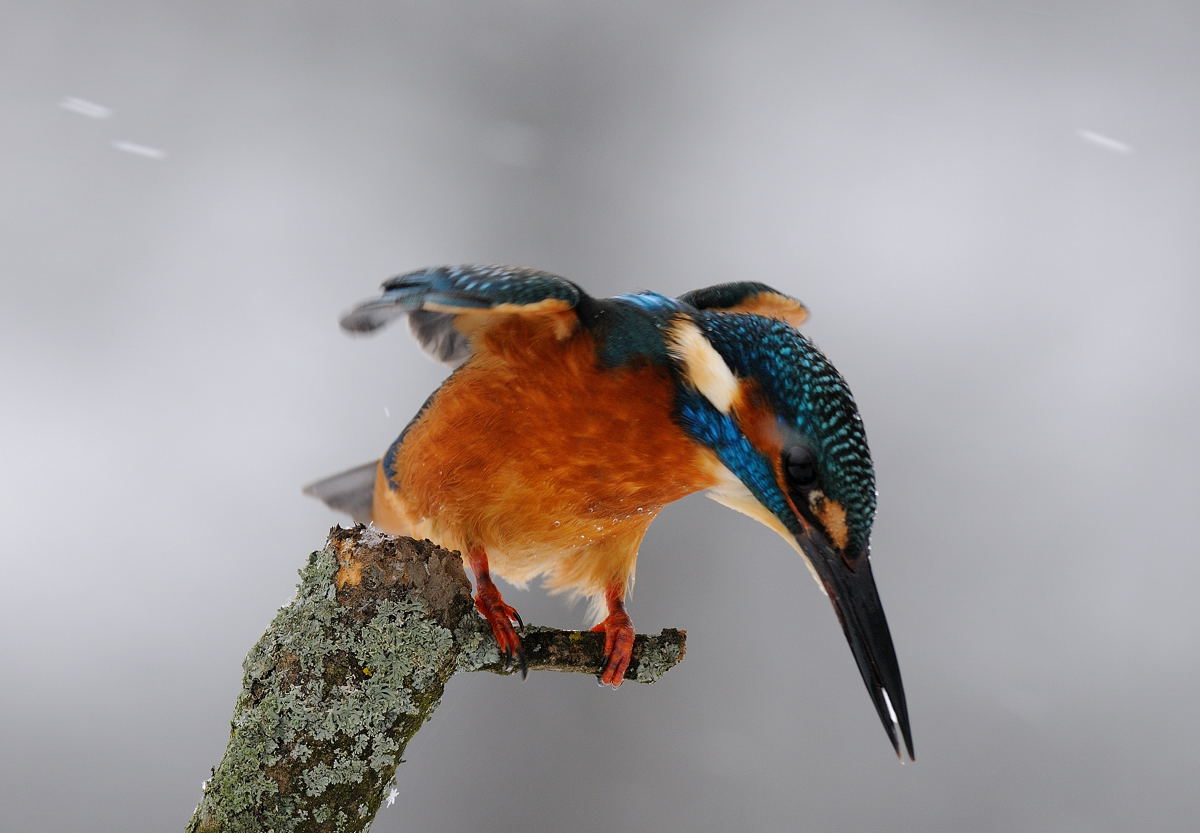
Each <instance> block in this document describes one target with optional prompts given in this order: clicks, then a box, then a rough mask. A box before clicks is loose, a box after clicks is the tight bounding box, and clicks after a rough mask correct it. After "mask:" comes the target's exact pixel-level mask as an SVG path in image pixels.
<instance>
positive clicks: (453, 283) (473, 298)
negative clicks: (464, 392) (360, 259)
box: [341, 266, 585, 364]
mask: <svg viewBox="0 0 1200 833" xmlns="http://www.w3.org/2000/svg"><path fill="white" fill-rule="evenodd" d="M584 297H585V295H584V292H583V290H581V289H580V288H579V287H578V286H576V285H575V284H573V283H571V282H570V281H568V280H566V279H565V278H560V277H559V276H557V275H551V274H550V273H549V272H540V271H538V270H536V269H523V268H519V267H513V266H438V267H434V268H430V269H422V270H420V271H417V272H409V273H408V274H405V275H399V276H397V277H394V278H392V279H390V280H388V281H386V282H385V283H384V284H383V294H382V295H381V296H380V297H379V298H375V299H373V300H370V301H365V302H363V303H361V304H359V305H358V306H357V307H355V308H354V309H352V310H351V311H350V312H348V313H346V315H344V316H343V317H342V321H341V324H342V329H344V330H347V331H349V332H352V333H369V332H372V331H374V330H377V329H379V328H380V327H382V326H384V325H385V324H388V323H390V322H391V321H393V320H394V319H396V318H400V317H401V316H405V315H407V316H408V321H409V326H410V328H411V329H412V331H413V334H414V335H415V336H416V337H417V340H418V341H419V342H420V343H421V346H422V347H423V348H424V349H425V350H426V352H428V353H430V354H431V355H432V356H433V357H434V358H436V359H438V360H440V361H443V362H447V363H449V364H459V363H461V362H463V361H465V360H466V359H467V358H468V357H469V356H470V355H471V350H472V347H471V340H470V338H469V337H468V335H467V334H466V333H465V332H464V327H463V324H464V319H471V320H473V321H474V324H475V327H472V328H471V329H477V328H478V326H479V322H480V317H481V316H483V317H488V316H499V315H513V314H516V315H560V316H561V315H562V314H564V313H571V312H572V311H573V310H574V309H575V307H576V305H577V304H578V303H579V302H580V300H581V299H582V298H584Z"/></svg>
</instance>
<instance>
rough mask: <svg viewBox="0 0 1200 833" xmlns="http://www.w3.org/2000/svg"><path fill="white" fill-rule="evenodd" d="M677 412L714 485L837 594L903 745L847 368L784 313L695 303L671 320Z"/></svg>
mask: <svg viewBox="0 0 1200 833" xmlns="http://www.w3.org/2000/svg"><path fill="white" fill-rule="evenodd" d="M666 334H667V338H668V348H669V352H670V355H671V357H672V359H673V361H674V363H675V365H676V367H677V368H678V378H679V380H680V387H679V393H678V399H677V419H678V420H679V422H680V424H681V425H682V427H683V428H684V430H685V431H686V432H687V433H688V434H689V435H690V436H691V437H692V438H693V439H694V440H696V441H697V442H699V443H701V444H702V445H704V446H706V447H707V448H708V449H710V450H711V451H712V453H713V454H714V455H715V457H716V460H717V461H719V464H720V465H719V467H718V468H719V473H718V477H719V478H720V480H721V482H720V483H719V485H718V486H717V487H716V488H714V489H713V490H712V491H711V492H710V495H711V496H712V497H713V498H715V499H716V500H718V501H719V502H721V503H724V504H725V505H727V506H729V507H731V508H733V509H737V510H738V511H740V512H744V513H745V514H747V515H750V516H751V517H753V518H755V519H756V520H758V521H760V522H762V523H764V524H766V525H767V526H769V527H771V528H772V529H774V530H775V531H776V532H777V533H779V534H780V535H781V536H783V538H784V539H786V540H787V541H788V543H790V544H791V545H792V546H793V547H795V548H796V549H797V550H798V551H799V552H800V554H801V555H802V556H803V557H804V559H805V561H806V562H807V564H808V567H809V569H810V571H811V572H812V574H813V577H814V578H816V580H817V582H818V584H820V586H821V587H822V589H823V590H824V591H825V594H826V595H827V596H828V597H829V599H830V601H831V602H832V603H833V607H834V610H835V611H836V612H837V615H838V619H839V620H840V621H841V624H842V628H843V630H844V631H845V634H846V639H847V640H848V641H849V643H850V649H851V651H852V652H853V653H854V659H855V661H856V662H857V664H858V669H859V671H860V672H861V674H862V678H863V681H864V682H865V683H866V685H867V689H868V691H869V693H870V695H871V699H872V701H873V702H874V704H875V708H876V711H877V712H878V714H879V718H880V720H881V721H882V722H883V726H884V729H885V730H886V731H887V733H888V737H889V738H890V739H891V742H892V745H893V747H895V749H896V752H897V754H898V755H901V756H902V757H903V753H902V752H901V741H903V744H904V750H905V751H906V752H907V754H908V757H909V758H911V757H912V736H911V730H910V728H909V721H908V709H907V705H906V703H905V698H904V689H903V686H902V684H901V680H900V669H899V665H898V663H897V661H896V654H895V650H894V648H893V647H892V638H891V634H890V633H889V631H888V625H887V619H886V618H885V616H884V612H883V607H882V606H881V604H880V600H879V593H878V591H877V590H876V588H875V580H874V578H873V576H872V575H871V564H870V560H869V557H868V556H869V552H870V537H871V524H872V521H873V519H874V516H875V472H874V467H873V466H872V464H871V455H870V451H869V450H868V447H867V439H866V434H865V433H864V431H863V426H862V421H861V419H860V418H859V415H858V408H857V406H856V405H855V403H854V398H853V397H852V396H851V394H850V389H849V388H848V387H847V385H846V383H845V381H844V380H843V379H842V377H841V375H840V374H838V372H837V371H836V370H835V369H834V367H833V365H831V364H830V363H829V361H828V360H827V359H826V358H825V356H824V355H822V354H821V352H820V351H819V350H817V349H816V348H815V347H814V346H813V345H812V343H811V342H809V341H808V339H806V338H805V337H804V336H803V335H801V334H800V333H799V332H798V331H797V330H796V329H795V328H793V327H792V326H790V325H789V324H788V323H786V322H785V321H782V320H776V319H775V318H768V317H764V316H761V315H753V314H729V313H721V312H709V311H698V312H692V313H680V314H678V315H676V316H675V317H674V318H673V319H672V320H671V322H670V323H669V324H668V325H667V327H666Z"/></svg>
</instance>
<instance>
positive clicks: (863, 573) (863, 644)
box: [797, 527, 916, 761]
mask: <svg viewBox="0 0 1200 833" xmlns="http://www.w3.org/2000/svg"><path fill="white" fill-rule="evenodd" d="M797 541H798V543H799V544H800V547H801V548H802V549H803V550H804V552H805V554H806V555H807V556H808V558H809V560H810V561H811V562H812V565H813V567H814V568H815V569H816V572H817V575H818V576H820V578H821V582H822V583H823V584H824V586H825V592H826V593H827V594H828V596H829V601H831V602H833V609H834V610H835V611H836V612H837V616H838V621H840V622H841V623H842V630H843V631H844V632H845V634H846V641H847V642H849V643H850V650H851V651H852V652H853V653H854V661H855V662H857V663H858V670H859V673H861V674H862V678H863V682H864V683H866V684H867V692H868V693H869V694H870V695H871V702H873V703H874V704H875V711H876V712H878V714H879V720H880V721H881V722H882V723H883V728H884V731H886V732H887V734H888V738H889V739H891V741H892V747H893V748H894V749H895V750H896V756H897V757H898V758H900V760H901V761H903V760H904V753H903V752H901V750H900V740H901V738H903V740H904V750H905V751H906V752H907V753H908V759H909V760H916V758H915V757H913V742H912V728H911V727H910V726H909V722H908V704H907V703H906V702H905V699H904V684H903V683H902V682H901V681H900V664H899V663H898V662H897V661H896V649H895V648H894V647H893V646H892V634H891V632H890V631H889V630H888V624H887V617H886V616H885V615H884V612H883V604H882V603H881V602H880V601H879V591H878V590H877V589H876V588H875V577H874V576H873V575H872V574H871V562H870V561H869V560H868V559H867V558H860V559H857V561H856V563H855V566H854V567H853V568H851V567H850V565H849V564H847V563H846V561H845V560H844V559H843V558H842V557H841V555H839V554H838V553H837V552H836V551H835V550H834V549H833V547H832V546H831V545H830V543H829V541H828V540H827V539H826V538H825V536H824V534H822V533H821V532H820V530H819V529H818V528H816V527H809V528H808V529H807V530H806V531H805V532H804V533H802V534H800V535H798V536H797Z"/></svg>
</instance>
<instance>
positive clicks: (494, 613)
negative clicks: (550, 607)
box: [475, 582, 529, 678]
mask: <svg viewBox="0 0 1200 833" xmlns="http://www.w3.org/2000/svg"><path fill="white" fill-rule="evenodd" d="M475 609H476V610H478V611H479V612H480V613H481V614H483V618H484V619H487V622H488V624H489V625H491V626H492V636H494V637H495V638H496V645H497V646H498V647H499V648H500V656H501V657H503V659H504V662H505V665H507V666H508V667H509V668H511V667H512V664H513V659H514V658H515V659H516V661H517V667H518V668H520V669H521V677H522V678H524V677H526V676H528V675H529V669H527V668H526V667H525V649H524V648H522V647H521V637H519V636H517V632H516V630H514V629H513V626H512V623H513V622H516V623H517V625H518V626H519V627H521V628H522V629H524V628H525V623H524V622H522V621H521V614H519V613H517V610H516V608H514V607H512V606H511V605H509V604H506V603H505V601H504V599H502V598H500V591H499V590H497V589H496V585H494V584H491V582H488V585H487V586H484V587H481V588H480V589H479V592H478V593H477V594H475Z"/></svg>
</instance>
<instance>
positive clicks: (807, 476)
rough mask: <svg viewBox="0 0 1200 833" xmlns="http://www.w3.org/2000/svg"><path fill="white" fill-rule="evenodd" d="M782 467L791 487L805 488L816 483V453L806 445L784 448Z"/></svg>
mask: <svg viewBox="0 0 1200 833" xmlns="http://www.w3.org/2000/svg"><path fill="white" fill-rule="evenodd" d="M783 469H784V471H786V472H787V479H788V485H790V486H791V487H792V488H793V489H807V488H810V487H812V486H815V485H816V483H817V455H816V454H814V453H813V450H812V449H811V448H809V447H808V446H804V445H793V446H791V447H790V448H785V449H784V450H783Z"/></svg>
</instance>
